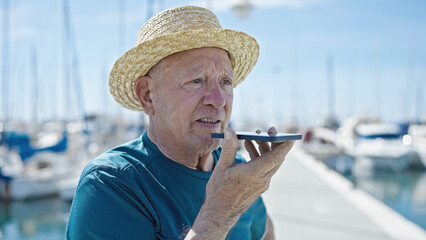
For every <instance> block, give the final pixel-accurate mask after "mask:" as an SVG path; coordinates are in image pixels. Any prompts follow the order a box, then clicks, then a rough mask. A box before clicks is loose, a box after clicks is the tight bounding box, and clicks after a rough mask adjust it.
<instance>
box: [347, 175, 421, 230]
mask: <svg viewBox="0 0 426 240" xmlns="http://www.w3.org/2000/svg"><path fill="white" fill-rule="evenodd" d="M346 177H347V178H348V179H349V180H350V181H351V182H353V183H354V185H355V186H356V187H357V188H360V189H362V190H364V191H366V192H368V193H369V194H371V195H372V196H374V197H375V198H377V199H378V200H380V201H381V202H383V203H385V204H386V205H388V206H389V207H391V208H392V209H394V210H395V211H397V212H398V213H400V214H401V215H402V216H404V217H405V218H407V219H409V220H411V221H412V222H414V223H416V224H417V225H419V226H420V227H422V228H423V229H425V230H426V173H425V172H421V171H418V170H410V171H406V172H401V173H393V172H387V173H377V172H376V173H374V174H359V173H358V174H356V175H353V174H350V175H346Z"/></svg>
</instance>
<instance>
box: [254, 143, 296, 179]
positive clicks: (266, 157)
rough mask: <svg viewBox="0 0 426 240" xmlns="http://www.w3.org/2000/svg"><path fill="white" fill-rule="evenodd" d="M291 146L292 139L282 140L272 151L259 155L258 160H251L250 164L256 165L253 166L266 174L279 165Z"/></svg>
mask: <svg viewBox="0 0 426 240" xmlns="http://www.w3.org/2000/svg"><path fill="white" fill-rule="evenodd" d="M292 146H293V141H286V142H282V143H280V144H279V145H277V146H276V147H275V149H273V150H272V151H270V152H267V153H265V154H263V155H262V156H260V158H259V160H258V161H253V163H252V164H253V165H256V166H255V168H257V169H259V171H263V172H264V173H265V174H266V173H268V172H269V171H271V170H272V169H274V168H275V167H277V166H279V165H281V163H282V162H283V161H284V159H285V157H286V155H287V153H288V152H289V151H290V149H291V147H292Z"/></svg>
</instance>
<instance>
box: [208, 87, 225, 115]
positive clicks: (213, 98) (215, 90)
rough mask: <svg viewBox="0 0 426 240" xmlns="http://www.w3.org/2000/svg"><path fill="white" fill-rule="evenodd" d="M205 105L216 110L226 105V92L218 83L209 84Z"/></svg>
mask: <svg viewBox="0 0 426 240" xmlns="http://www.w3.org/2000/svg"><path fill="white" fill-rule="evenodd" d="M203 103H204V104H205V105H211V106H213V107H214V108H216V109H219V108H223V107H224V106H225V104H226V100H225V92H224V90H223V89H222V88H221V86H220V84H219V83H218V82H215V83H211V84H209V87H208V89H207V92H206V95H205V96H204V99H203Z"/></svg>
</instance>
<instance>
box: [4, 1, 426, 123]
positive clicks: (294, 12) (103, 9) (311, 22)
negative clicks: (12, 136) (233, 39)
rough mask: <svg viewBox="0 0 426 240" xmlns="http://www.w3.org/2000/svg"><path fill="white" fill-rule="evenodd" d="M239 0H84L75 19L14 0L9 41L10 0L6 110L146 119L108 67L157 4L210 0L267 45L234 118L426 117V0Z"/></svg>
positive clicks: (73, 12) (241, 90)
mask: <svg viewBox="0 0 426 240" xmlns="http://www.w3.org/2000/svg"><path fill="white" fill-rule="evenodd" d="M233 2H234V1H225V0H216V1H211V0H210V1H206V0H205V1H184V0H174V1H171V0H157V1H150V0H90V1H83V0H74V1H69V8H68V11H69V18H67V17H66V16H65V14H64V11H63V5H62V4H63V1H59V0H13V1H9V16H10V18H9V19H10V20H9V30H10V31H9V40H8V41H5V37H4V36H6V35H5V34H4V33H5V29H7V28H5V24H4V23H5V21H4V19H5V18H4V16H5V10H4V9H5V8H4V6H5V5H4V0H3V1H2V2H1V4H2V5H1V6H0V21H1V24H0V31H1V33H2V34H1V36H2V37H1V39H0V41H1V43H2V45H1V47H0V54H1V55H0V56H2V57H1V59H0V64H1V75H0V77H1V85H0V87H1V91H0V94H1V97H0V101H1V105H0V113H1V116H0V119H5V118H8V119H13V120H22V121H41V120H46V119H51V118H68V119H74V118H78V116H81V114H82V113H86V114H102V115H108V116H116V115H120V116H125V117H126V119H138V118H140V117H141V116H143V115H141V114H140V113H135V112H131V111H130V110H126V109H123V108H121V107H120V106H119V105H118V104H117V103H115V102H114V100H113V99H112V97H111V96H110V95H109V90H108V83H107V82H108V74H109V71H110V70H111V68H112V65H113V64H114V62H115V60H116V59H118V58H119V57H120V56H121V55H122V54H124V53H125V52H126V51H127V50H129V49H130V48H132V47H134V46H135V45H136V36H137V33H138V31H139V29H140V28H141V26H142V25H143V23H144V22H145V21H146V20H147V19H148V18H149V17H150V16H152V14H153V13H156V12H158V11H161V10H164V9H166V8H170V7H175V6H180V5H198V6H203V7H208V8H210V9H211V10H212V11H213V12H214V13H215V14H216V15H217V16H218V18H219V21H220V22H221V24H222V27H224V28H228V29H234V30H239V31H243V32H246V33H248V34H250V35H252V36H253V37H255V38H256V39H257V41H258V43H259V46H260V56H259V59H258V62H257V64H256V66H255V67H254V69H253V70H252V72H251V73H250V74H249V76H248V77H247V78H246V80H245V81H244V82H243V83H241V84H240V85H239V86H238V87H236V88H235V90H234V106H233V115H232V119H231V120H232V121H234V122H241V121H251V122H256V123H259V124H265V125H270V124H286V123H289V122H291V121H295V122H297V123H299V124H300V125H312V124H317V123H319V122H320V120H321V119H323V118H324V117H325V116H327V115H329V114H333V115H335V116H336V117H337V119H338V120H339V121H340V122H342V121H344V119H346V118H348V117H349V116H351V115H353V114H356V113H359V112H370V113H374V114H377V115H379V116H380V117H381V118H382V119H383V121H386V122H399V121H407V120H418V119H419V118H422V117H425V116H426V107H425V106H426V96H425V94H424V93H425V92H426V14H424V13H425V12H426V1H423V0H250V3H251V4H252V5H253V6H254V8H253V9H252V11H251V12H250V14H249V15H248V16H247V17H246V18H243V19H241V18H239V17H237V15H236V14H235V13H234V12H233V11H232V9H231V7H232V3H233ZM65 19H69V23H70V24H69V25H68V26H70V27H69V28H68V31H67V30H66V29H67V28H65V24H64V22H65ZM66 36H68V37H66ZM66 41H68V43H69V44H68V45H66V44H64V42H66ZM5 46H8V48H7V49H8V51H6V52H5ZM64 46H68V47H64ZM5 53H8V54H5ZM7 55H8V59H9V60H8V61H7V60H5V56H7ZM6 69H8V70H6ZM67 71H71V72H72V74H71V75H67V74H66V73H67ZM5 72H6V74H5ZM5 76H7V79H9V81H7V82H6V81H5V78H6V77H5ZM67 76H70V79H71V85H67V84H66V82H67V81H66V79H67ZM79 82H80V83H81V84H80V85H79V84H78V83H79ZM5 90H6V91H5ZM67 99H68V100H67Z"/></svg>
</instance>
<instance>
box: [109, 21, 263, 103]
mask: <svg viewBox="0 0 426 240" xmlns="http://www.w3.org/2000/svg"><path fill="white" fill-rule="evenodd" d="M202 47H218V48H222V49H224V50H226V51H227V52H228V53H229V55H230V58H231V64H232V67H233V70H234V74H235V79H234V87H236V86H237V85H238V84H239V83H241V82H242V81H243V80H244V79H245V78H246V76H247V75H248V74H249V72H250V71H251V70H252V68H253V67H254V65H255V64H256V62H257V58H258V56H259V45H258V44H257V41H256V39H254V38H253V37H251V36H250V35H248V34H246V33H243V32H239V31H235V30H229V29H198V30H191V31H184V32H179V33H174V34H168V35H163V36H160V37H157V38H155V39H152V40H148V41H145V42H143V43H141V44H139V45H137V46H136V47H134V48H132V49H130V50H129V51H127V52H126V53H125V54H123V55H122V56H121V57H120V58H119V59H118V60H117V61H116V62H115V64H114V66H113V68H112V70H111V73H110V76H109V88H110V92H111V94H112V96H113V97H114V99H115V100H116V101H117V102H118V103H119V104H120V105H121V106H123V107H125V108H127V109H130V110H133V111H143V108H142V106H141V104H140V103H139V100H138V98H137V96H136V94H135V92H134V89H133V85H134V83H135V81H136V80H137V79H138V78H139V77H140V76H143V75H145V74H146V73H147V72H148V70H149V69H151V67H153V66H154V65H155V64H156V63H158V62H159V61H160V60H161V59H163V58H165V57H167V56H169V55H171V54H173V53H177V52H181V51H184V50H189V49H194V48H202Z"/></svg>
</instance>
